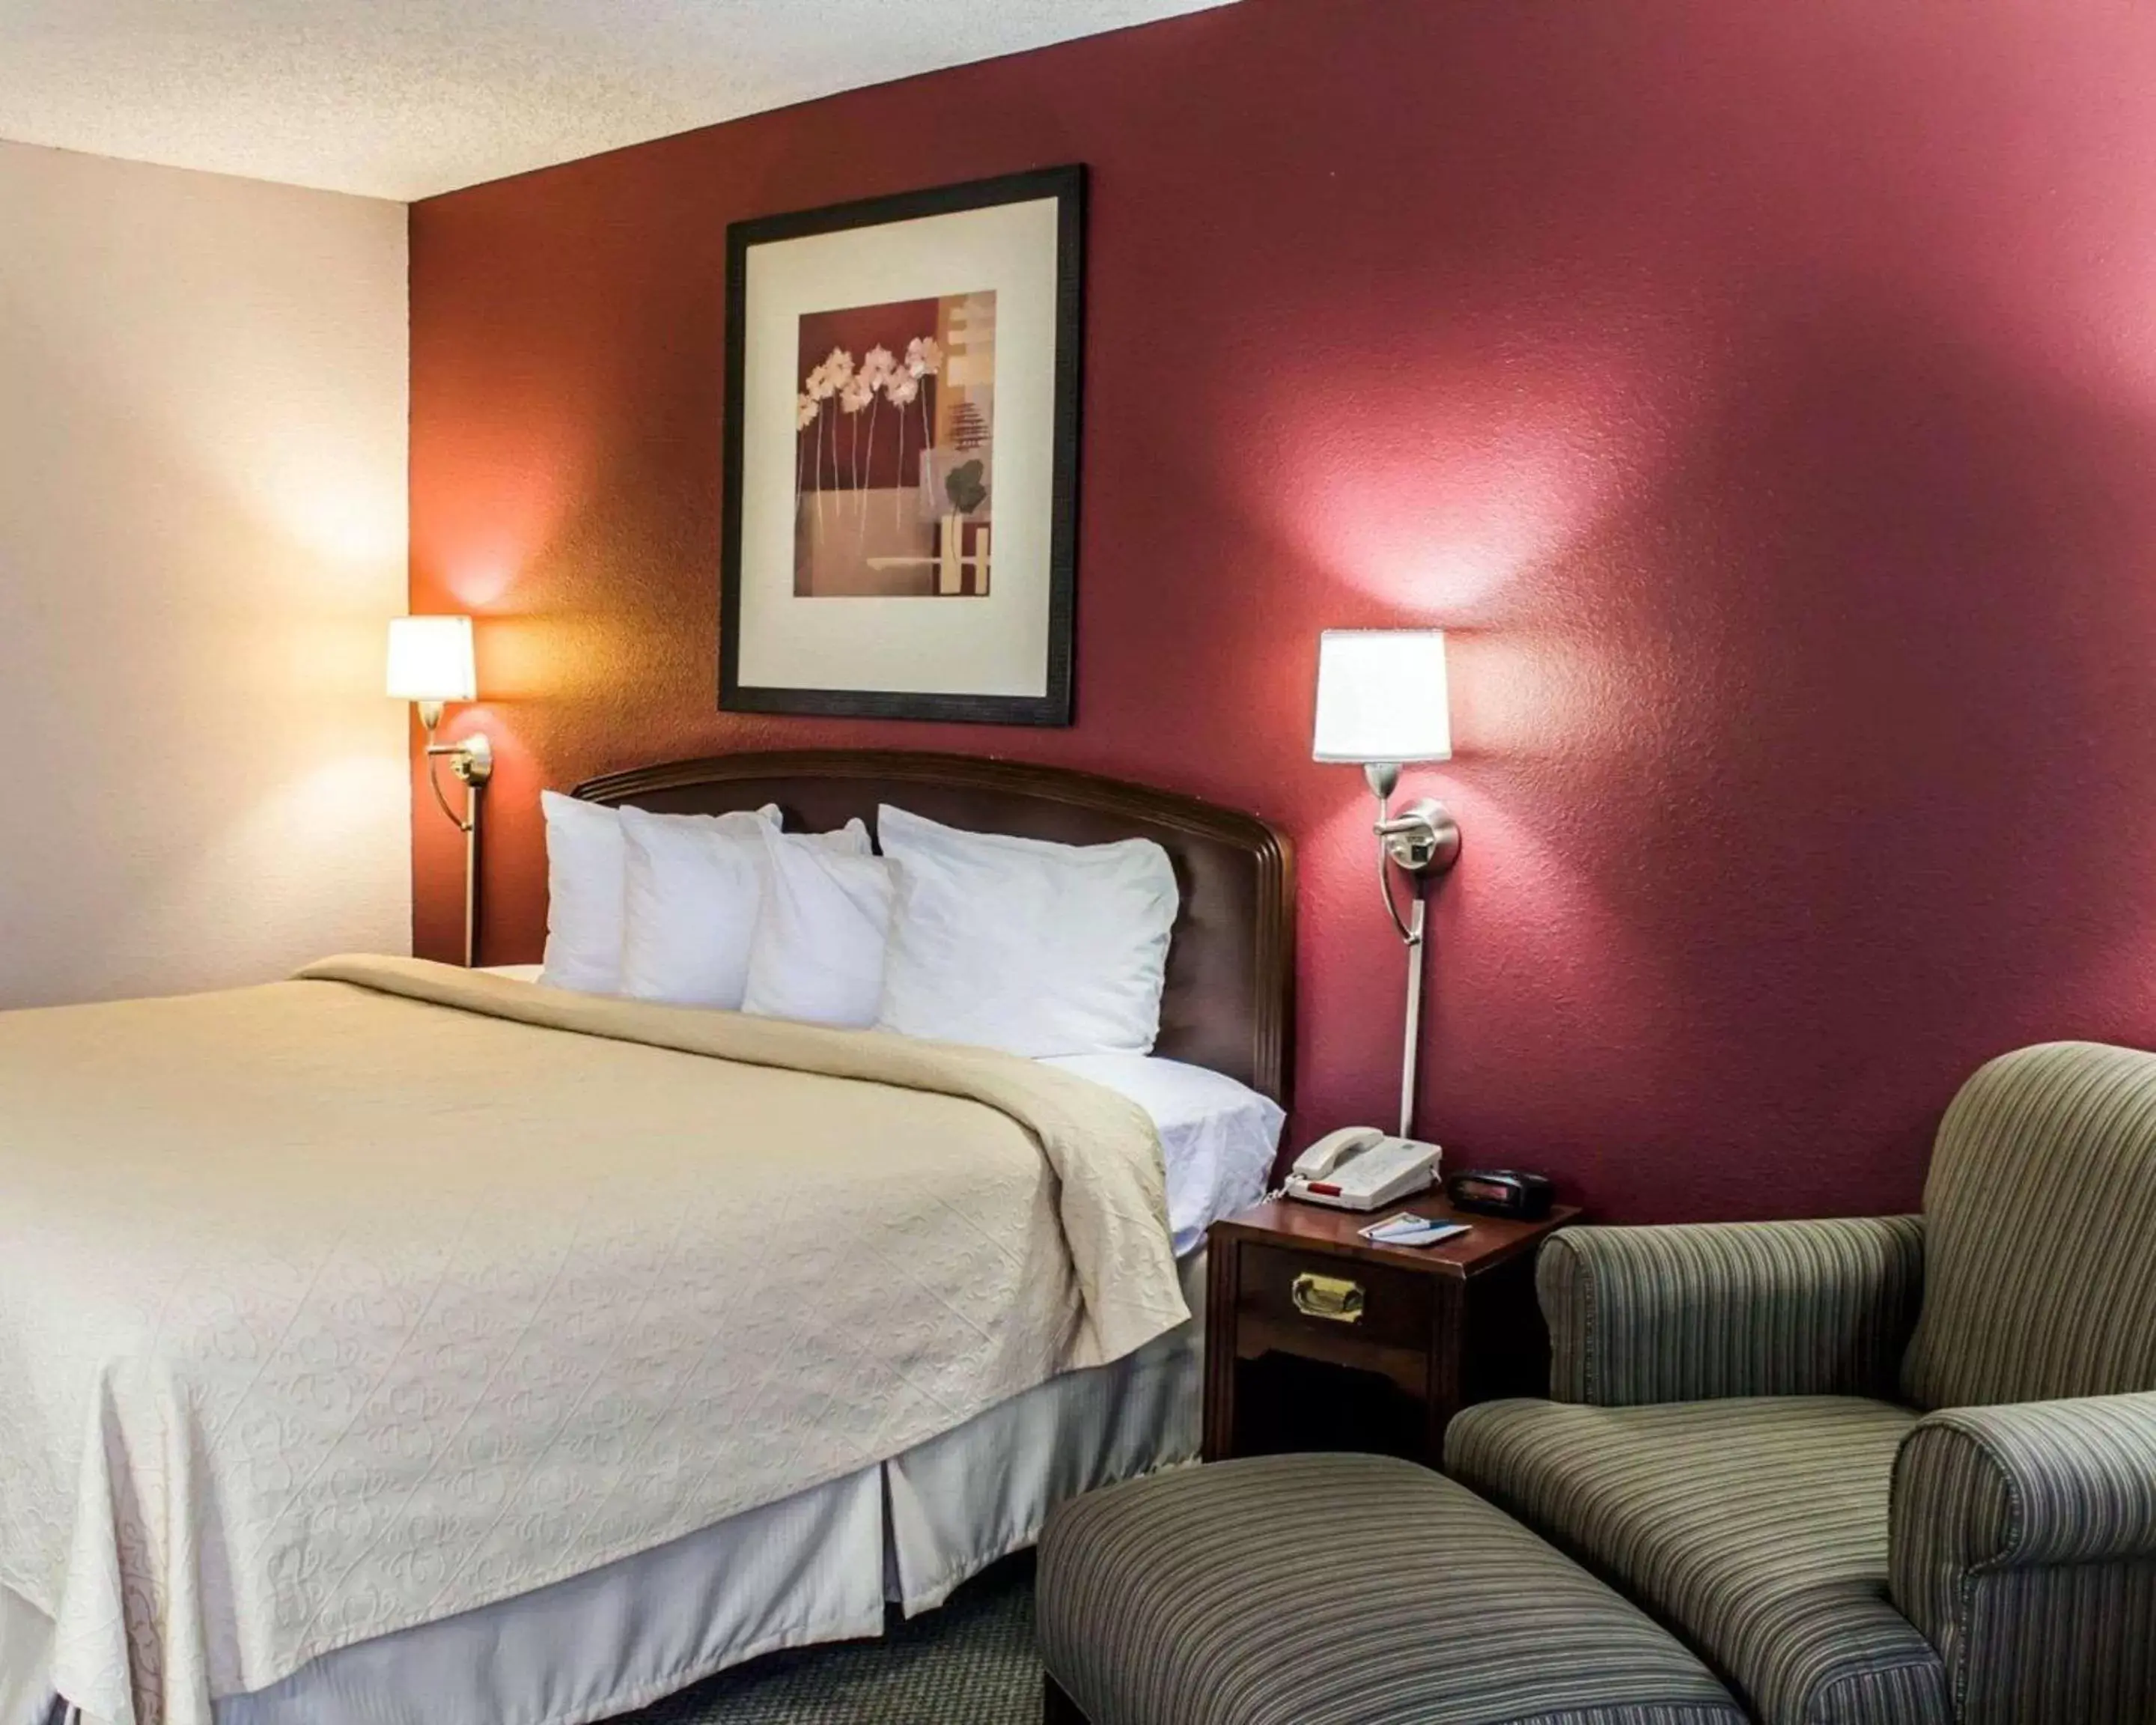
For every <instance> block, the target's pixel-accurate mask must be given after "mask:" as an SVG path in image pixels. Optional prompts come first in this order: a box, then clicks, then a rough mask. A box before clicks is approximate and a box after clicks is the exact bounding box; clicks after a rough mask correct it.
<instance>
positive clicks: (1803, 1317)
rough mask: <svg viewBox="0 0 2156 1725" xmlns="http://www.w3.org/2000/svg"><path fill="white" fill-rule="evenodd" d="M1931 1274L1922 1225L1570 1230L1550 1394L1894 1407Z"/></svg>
mask: <svg viewBox="0 0 2156 1725" xmlns="http://www.w3.org/2000/svg"><path fill="white" fill-rule="evenodd" d="M1923 1273H1924V1233H1923V1222H1922V1218H1920V1217H1917V1216H1893V1217H1883V1218H1866V1219H1856V1220H1848V1221H1831V1222H1737V1223H1702V1224H1690V1225H1684V1226H1677V1227H1664V1228H1568V1229H1567V1230H1565V1231H1564V1232H1563V1233H1562V1234H1558V1235H1553V1236H1552V1238H1551V1239H1550V1240H1549V1242H1548V1245H1545V1246H1544V1247H1543V1252H1542V1257H1541V1259H1540V1260H1539V1261H1538V1262H1537V1265H1536V1269H1535V1286H1536V1291H1537V1294H1538V1295H1539V1296H1540V1298H1541V1301H1542V1307H1543V1315H1544V1316H1545V1317H1547V1318H1548V1320H1549V1327H1550V1343H1551V1356H1550V1394H1551V1395H1552V1397H1553V1398H1554V1399H1556V1400H1558V1401H1563V1402H1589V1403H1594V1404H1599V1405H1601V1406H1604V1407H1621V1406H1627V1405H1632V1404H1639V1403H1644V1402H1684V1401H1710V1400H1717V1399H1722V1398H1725V1397H1730V1396H1744V1395H1870V1396H1880V1397H1892V1395H1893V1394H1894V1393H1895V1377H1896V1373H1897V1370H1898V1368H1899V1366H1900V1362H1901V1357H1902V1350H1903V1349H1904V1348H1906V1347H1907V1345H1908V1340H1909V1336H1910V1333H1911V1332H1912V1330H1913V1329H1914V1328H1915V1327H1916V1322H1917V1305H1918V1302H1919V1301H1920V1300H1921V1298H1922V1291H1923Z"/></svg>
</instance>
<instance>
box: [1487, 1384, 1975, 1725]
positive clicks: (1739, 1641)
mask: <svg viewBox="0 0 2156 1725" xmlns="http://www.w3.org/2000/svg"><path fill="white" fill-rule="evenodd" d="M1916 1419H1917V1416H1916V1415H1915V1414H1913V1413H1911V1412H1909V1411H1908V1410H1907V1409H1902V1408H1898V1407H1895V1406H1892V1405H1891V1404H1886V1403H1884V1402H1873V1401H1863V1400H1858V1399H1853V1398H1845V1397H1830V1396H1816V1397H1809V1396H1775V1397H1762V1398H1759V1399H1749V1400H1732V1401H1715V1402H1696V1403H1691V1404H1678V1405H1665V1406H1655V1407H1635V1408H1593V1407H1568V1406H1565V1405H1563V1404H1560V1403H1555V1402H1530V1401H1511V1402H1488V1403H1485V1404H1482V1405H1481V1406H1480V1407H1475V1408H1470V1409H1467V1410H1466V1412H1464V1413H1462V1414H1460V1415H1459V1416H1458V1417H1457V1418H1456V1419H1455V1420H1453V1422H1452V1425H1451V1426H1450V1428H1449V1430H1447V1432H1446V1435H1445V1466H1446V1469H1447V1471H1450V1472H1451V1473H1453V1474H1454V1475H1455V1476H1457V1477H1459V1478H1460V1480H1461V1481H1464V1482H1465V1483H1466V1484H1467V1485H1470V1486H1473V1487H1474V1488H1475V1489H1476V1491H1480V1492H1481V1493H1482V1494H1483V1496H1485V1497H1488V1498H1490V1499H1491V1501H1492V1502H1496V1504H1497V1505H1498V1506H1499V1507H1501V1508H1503V1509H1506V1510H1508V1511H1510V1512H1512V1514H1513V1515H1515V1516H1517V1517H1518V1518H1519V1519H1520V1520H1522V1521H1523V1522H1526V1523H1527V1525H1528V1526H1529V1527H1532V1528H1534V1529H1535V1530H1536V1531H1537V1532H1540V1533H1542V1534H1543V1535H1544V1536H1545V1537H1546V1538H1549V1539H1551V1540H1552V1541H1553V1542H1554V1543H1557V1544H1558V1545H1559V1546H1561V1547H1563V1548H1566V1549H1568V1550H1569V1551H1571V1552H1572V1553H1573V1554H1574V1555H1576V1556H1578V1558H1581V1559H1582V1560H1583V1561H1584V1563H1586V1564H1587V1565H1588V1567H1589V1568H1592V1569H1594V1570H1597V1571H1599V1573H1600V1574H1603V1575H1604V1576H1605V1577H1607V1578H1608V1579H1610V1580H1611V1581H1613V1582H1614V1583H1615V1584H1616V1585H1617V1586H1618V1588H1619V1589H1620V1590H1621V1591H1623V1592H1624V1593H1625V1594H1628V1595H1629V1596H1630V1598H1632V1599H1634V1600H1635V1601H1637V1602H1638V1603H1639V1604H1641V1605H1644V1606H1645V1608H1646V1609H1647V1610H1648V1611H1649V1612H1650V1613H1651V1614H1652V1615H1654V1616H1655V1617H1657V1618H1659V1619H1660V1620H1661V1621H1662V1622H1663V1623H1664V1624H1666V1625H1668V1626H1670V1627H1671V1628H1672V1629H1674V1630H1676V1631H1677V1632H1678V1633H1679V1634H1680V1635H1682V1636H1683V1637H1684V1639H1685V1640H1687V1641H1688V1642H1689V1643H1690V1644H1691V1645H1692V1646H1693V1647H1694V1648H1695V1649H1697V1651H1699V1652H1700V1653H1701V1654H1702V1655H1703V1656H1705V1657H1706V1659H1707V1662H1708V1664H1710V1665H1711V1666H1714V1667H1715V1668H1716V1669H1717V1671H1719V1672H1720V1673H1721V1675H1722V1676H1723V1677H1724V1678H1726V1679H1727V1681H1728V1682H1729V1685H1730V1686H1731V1687H1732V1689H1734V1690H1736V1691H1737V1692H1738V1697H1739V1698H1740V1699H1741V1700H1743V1702H1745V1704H1746V1705H1747V1706H1748V1707H1749V1708H1750V1709H1751V1711H1752V1713H1753V1717H1755V1718H1756V1719H1758V1721H1759V1722H1760V1725H1950V1722H1951V1721H1952V1720H1953V1714H1952V1713H1951V1712H1949V1710H1948V1702H1947V1691H1946V1674H1945V1671H1944V1670H1943V1666H1941V1663H1940V1660H1939V1656H1938V1653H1937V1652H1936V1651H1933V1647H1932V1645H1931V1644H1930V1643H1929V1642H1928V1641H1927V1640H1925V1639H1924V1637H1923V1636H1922V1635H1920V1634H1919V1633H1918V1632H1917V1628H1916V1626H1915V1625H1912V1623H1911V1622H1910V1621H1909V1620H1908V1619H1907V1618H1906V1617H1904V1616H1903V1615H1902V1614H1901V1613H1900V1612H1899V1611H1897V1610H1896V1609H1894V1606H1893V1604H1892V1603H1891V1602H1890V1600H1889V1599H1888V1598H1887V1583H1886V1565H1887V1555H1886V1525H1887V1486H1888V1481H1889V1480H1890V1478H1891V1477H1892V1471H1893V1466H1894V1455H1895V1451H1896V1450H1897V1448H1898V1447H1899V1445H1900V1444H1901V1441H1902V1437H1903V1435H1905V1434H1906V1433H1907V1431H1908V1430H1909V1429H1910V1427H1911V1426H1912V1425H1914V1424H1915V1423H1916Z"/></svg>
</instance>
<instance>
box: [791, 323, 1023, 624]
mask: <svg viewBox="0 0 2156 1725" xmlns="http://www.w3.org/2000/svg"><path fill="white" fill-rule="evenodd" d="M995 362H996V296H995V294H994V293H993V291H982V292H978V293H967V294H952V295H944V296H943V297H942V298H940V299H934V300H908V301H901V302H896V303H893V304H888V305H860V306H854V307H850V308H848V309H846V310H844V311H812V312H804V313H803V314H802V316H801V319H800V340H799V372H798V375H799V377H800V380H801V381H800V388H799V393H798V397H797V399H796V401H795V404H794V421H795V428H796V447H795V449H794V475H793V493H794V497H793V520H794V532H793V550H794V557H793V591H794V593H796V595H797V596H798V597H800V598H985V597H987V595H988V590H989V579H990V572H991V563H992V555H993V526H992V521H991V515H992V510H993V490H994V487H993V477H992V475H993V443H994V429H995V393H996V382H995V379H996V363H995Z"/></svg>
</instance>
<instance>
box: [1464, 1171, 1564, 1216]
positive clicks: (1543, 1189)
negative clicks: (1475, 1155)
mask: <svg viewBox="0 0 2156 1725" xmlns="http://www.w3.org/2000/svg"><path fill="white" fill-rule="evenodd" d="M1445 1196H1446V1197H1447V1198H1449V1199H1451V1200H1452V1206H1453V1208H1454V1209H1461V1210H1473V1211H1475V1212H1476V1214H1480V1215H1485V1216H1507V1217H1509V1218H1511V1219H1512V1220H1513V1221H1515V1222H1539V1221H1541V1220H1542V1219H1543V1217H1544V1216H1547V1215H1548V1214H1549V1213H1550V1183H1549V1182H1548V1180H1547V1179H1546V1178H1543V1176H1542V1175H1540V1174H1530V1173H1522V1171H1521V1170H1520V1169H1518V1168H1470V1169H1468V1170H1467V1171H1466V1172H1465V1173H1457V1174H1452V1175H1449V1176H1447V1178H1446V1179H1445Z"/></svg>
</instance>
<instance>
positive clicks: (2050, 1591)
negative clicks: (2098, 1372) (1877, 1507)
mask: <svg viewBox="0 0 2156 1725" xmlns="http://www.w3.org/2000/svg"><path fill="white" fill-rule="evenodd" d="M1890 1538H1891V1541H1892V1545H1891V1549H1890V1554H1889V1563H1888V1588H1889V1591H1890V1594H1891V1595H1892V1599H1893V1601H1894V1604H1895V1605H1896V1606H1897V1608H1899V1609H1900V1610H1901V1611H1902V1615H1904V1616H1906V1617H1907V1618H1908V1620H1910V1621H1911V1622H1912V1623H1913V1624H1915V1625H1917V1628H1918V1629H1920V1630H1922V1631H1923V1633H1924V1635H1925V1637H1926V1638H1927V1639H1928V1640H1929V1641H1930V1642H1931V1643H1932V1645H1933V1646H1934V1647H1936V1648H1938V1651H1939V1655H1940V1657H1941V1658H1943V1660H1944V1661H1946V1666H1947V1671H1948V1676H1950V1678H1951V1680H1952V1681H1953V1693H1954V1697H1955V1717H1957V1718H1970V1719H1984V1720H1989V1719H1994V1718H1995V1719H2023V1718H2031V1719H2033V1718H2046V1719H2049V1718H2066V1717H2077V1718H2079V1717H2097V1712H2101V1714H2102V1717H2105V1718H2122V1719H2123V1718H2133V1719H2141V1718H2145V1717H2149V1714H2148V1712H2147V1711H2145V1709H2147V1708H2148V1707H2151V1706H2156V1662H2152V1661H2145V1660H2144V1661H2140V1662H2139V1663H2138V1664H2136V1665H2133V1666H2130V1667H2129V1666H2128V1663H2127V1662H2125V1661H2124V1656H2123V1649H2124V1648H2125V1647H2127V1646H2128V1645H2135V1644H2138V1645H2146V1642H2147V1640H2148V1635H2149V1634H2150V1632H2151V1630H2152V1627H2156V1625H2152V1622H2151V1615H2152V1611H2156V1601H2152V1596H2151V1592H2150V1589H2149V1588H2148V1585H2147V1583H2148V1579H2149V1576H2150V1573H2151V1569H2152V1566H2156V1394H2138V1395H2103V1396H2089V1397H2086V1398H2082V1399H2076V1400H2072V1401H2054V1402H2021V1403H2016V1404H2007V1405H2002V1406H1998V1407H1975V1408H1950V1409H1944V1410H1943V1411H1941V1412H1939V1413H1936V1414H1927V1415H1926V1416H1925V1417H1924V1418H1923V1419H1922V1420H1920V1421H1918V1422H1917V1426H1916V1429H1915V1430H1912V1432H1911V1433H1910V1434H1909V1435H1908V1436H1907V1437H1906V1438H1904V1439H1903V1440H1902V1448H1901V1450H1900V1453H1899V1454H1898V1455H1897V1456H1896V1457H1895V1461H1894V1497H1893V1512H1892V1533H1891V1536H1890ZM2129 1669H2130V1670H2131V1671H2133V1672H2134V1673H2137V1674H2138V1676H2137V1677H2136V1680H2135V1681H2132V1682H2129V1683H2128V1684H2127V1687H2128V1688H2131V1689H2132V1690H2133V1694H2131V1695H2124V1694H2114V1693H2113V1692H2115V1691H2117V1689H2118V1686H2119V1685H2120V1683H2121V1681H2122V1678H2123V1674H2124V1673H2126V1672H2128V1671H2129ZM2098 1693H2102V1694H2106V1695H2111V1696H2112V1699H2113V1700H2114V1701H2116V1702H2117V1711H2108V1710H2103V1709H2099V1710H2097V1712H2091V1711H2090V1709H2089V1703H2088V1697H2089V1696H2090V1695H2092V1694H2098Z"/></svg>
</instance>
